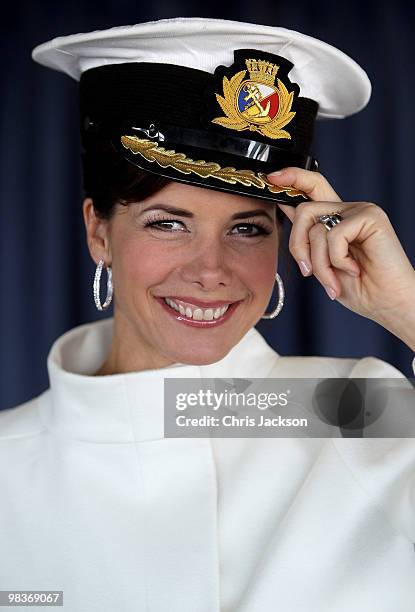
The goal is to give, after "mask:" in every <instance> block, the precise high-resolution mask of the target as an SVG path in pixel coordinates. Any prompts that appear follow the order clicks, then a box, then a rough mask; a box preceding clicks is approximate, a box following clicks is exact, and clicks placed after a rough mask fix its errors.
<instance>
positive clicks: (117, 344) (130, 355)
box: [95, 306, 174, 376]
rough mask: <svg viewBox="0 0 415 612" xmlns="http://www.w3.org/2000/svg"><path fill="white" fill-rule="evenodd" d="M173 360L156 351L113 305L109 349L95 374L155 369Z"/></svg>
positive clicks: (169, 363) (170, 363) (105, 374)
mask: <svg viewBox="0 0 415 612" xmlns="http://www.w3.org/2000/svg"><path fill="white" fill-rule="evenodd" d="M173 363H174V361H172V360H171V359H169V358H168V357H165V356H164V355H161V354H159V353H156V352H155V351H154V349H153V347H151V346H150V345H149V344H148V343H147V342H146V339H145V338H144V337H142V336H141V334H140V333H139V332H138V330H137V329H136V328H135V327H133V326H132V325H131V323H130V322H129V321H128V319H127V318H126V317H125V316H124V315H123V314H122V313H121V312H120V311H119V309H117V307H116V306H115V307H114V330H113V337H112V342H111V347H110V351H109V353H108V355H107V358H106V359H105V361H104V363H103V364H102V365H101V367H100V368H99V370H98V371H97V372H95V376H108V375H111V374H125V373H127V372H140V371H143V370H156V369H159V368H165V367H167V366H169V365H172V364H173Z"/></svg>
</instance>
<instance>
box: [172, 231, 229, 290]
mask: <svg viewBox="0 0 415 612" xmlns="http://www.w3.org/2000/svg"><path fill="white" fill-rule="evenodd" d="M230 263H231V262H230V254H229V253H227V252H226V247H225V245H224V244H223V243H222V242H221V240H220V238H219V237H212V238H211V239H208V240H205V241H204V242H203V244H202V243H201V242H199V244H198V245H197V246H196V248H195V249H194V250H193V249H192V250H191V252H189V258H188V260H187V262H186V264H185V265H184V266H183V267H182V270H181V275H182V278H183V280H184V281H185V282H187V283H193V284H195V285H198V286H199V287H201V288H202V289H204V290H206V291H212V290H215V289H216V288H217V287H229V286H230V284H231V281H232V270H231V267H230Z"/></svg>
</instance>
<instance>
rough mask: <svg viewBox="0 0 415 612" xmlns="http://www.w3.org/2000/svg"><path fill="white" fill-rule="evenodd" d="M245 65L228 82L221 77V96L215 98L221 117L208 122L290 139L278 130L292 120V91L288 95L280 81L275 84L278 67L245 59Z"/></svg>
mask: <svg viewBox="0 0 415 612" xmlns="http://www.w3.org/2000/svg"><path fill="white" fill-rule="evenodd" d="M245 64H246V67H247V70H241V71H239V72H237V73H236V74H235V75H234V76H232V77H231V78H230V79H228V78H227V77H226V76H225V77H223V82H222V87H223V95H220V94H215V95H216V100H217V101H218V104H219V106H220V107H221V109H222V111H223V112H224V114H225V116H222V117H216V118H215V119H212V123H216V124H218V125H221V126H222V127H225V128H228V129H230V130H236V131H242V130H250V131H256V132H259V133H260V134H262V135H263V136H266V137H268V138H273V139H277V138H287V139H291V134H290V133H289V132H288V131H287V130H284V129H282V128H284V127H285V126H286V125H287V124H288V123H290V121H292V119H293V118H294V117H295V112H294V111H292V110H291V107H292V104H293V101H294V91H291V92H289V91H288V89H287V87H286V86H285V85H284V83H283V82H282V80H281V79H278V80H277V85H276V84H275V79H276V76H277V73H278V70H279V66H277V65H276V64H272V63H271V62H268V61H266V60H257V59H246V60H245ZM247 71H248V72H249V78H246V76H247V75H246V73H247Z"/></svg>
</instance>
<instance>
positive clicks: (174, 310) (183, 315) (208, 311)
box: [156, 297, 242, 327]
mask: <svg viewBox="0 0 415 612" xmlns="http://www.w3.org/2000/svg"><path fill="white" fill-rule="evenodd" d="M187 299H189V298H187ZM156 300H157V302H159V303H160V304H161V305H162V307H163V308H164V310H167V312H168V313H169V314H170V315H171V316H173V317H174V318H175V319H176V320H177V321H180V322H181V323H184V324H186V325H189V326H191V327H216V326H217V325H221V324H222V323H224V322H225V321H226V320H227V319H228V318H229V317H230V316H231V314H232V313H233V312H234V311H235V309H236V308H237V307H238V306H239V304H240V302H241V301H242V300H240V301H238V302H232V303H230V302H210V303H209V302H205V304H208V305H209V306H210V305H212V304H214V305H215V306H216V304H223V306H216V307H215V308H214V307H213V306H211V307H210V308H206V307H205V308H200V307H199V304H200V303H199V302H198V303H197V305H196V304H194V303H191V302H184V301H182V300H179V299H177V298H175V299H173V298H169V297H167V298H161V297H156Z"/></svg>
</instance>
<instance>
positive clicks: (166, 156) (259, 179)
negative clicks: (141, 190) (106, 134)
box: [121, 136, 307, 199]
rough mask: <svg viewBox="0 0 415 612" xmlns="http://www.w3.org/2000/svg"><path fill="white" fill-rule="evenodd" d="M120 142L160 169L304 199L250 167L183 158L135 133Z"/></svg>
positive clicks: (184, 156)
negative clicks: (233, 166)
mask: <svg viewBox="0 0 415 612" xmlns="http://www.w3.org/2000/svg"><path fill="white" fill-rule="evenodd" d="M121 143H122V145H123V147H124V148H126V149H128V150H129V151H131V152H132V153H134V154H135V155H141V156H142V157H144V159H146V160H147V161H149V162H156V163H157V164H158V165H159V166H161V167H162V168H167V167H171V168H174V169H175V170H177V171H178V172H182V173H183V174H197V175H198V176H200V177H202V178H215V179H218V180H220V181H224V182H225V183H231V184H232V185H235V184H237V183H241V184H242V185H245V186H246V187H258V188H259V189H265V188H267V189H268V191H270V192H271V193H286V194H287V195H288V196H291V197H295V196H302V197H303V198H304V199H307V197H306V195H305V194H304V193H303V192H302V191H299V190H298V189H294V188H292V187H280V186H278V185H274V184H273V183H271V182H270V181H268V179H267V177H266V175H265V174H263V173H262V172H258V174H255V172H254V171H253V170H237V169H236V168H232V167H226V168H222V167H221V166H220V165H219V164H217V163H216V162H207V161H204V160H202V159H199V160H197V161H194V160H193V159H190V158H189V157H186V155H185V154H184V153H176V151H174V150H173V149H171V150H167V149H165V148H164V147H161V146H160V145H159V144H158V143H157V142H154V141H151V140H148V139H146V138H138V137H137V136H121Z"/></svg>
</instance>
